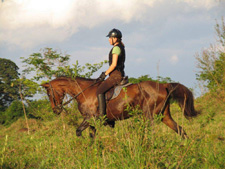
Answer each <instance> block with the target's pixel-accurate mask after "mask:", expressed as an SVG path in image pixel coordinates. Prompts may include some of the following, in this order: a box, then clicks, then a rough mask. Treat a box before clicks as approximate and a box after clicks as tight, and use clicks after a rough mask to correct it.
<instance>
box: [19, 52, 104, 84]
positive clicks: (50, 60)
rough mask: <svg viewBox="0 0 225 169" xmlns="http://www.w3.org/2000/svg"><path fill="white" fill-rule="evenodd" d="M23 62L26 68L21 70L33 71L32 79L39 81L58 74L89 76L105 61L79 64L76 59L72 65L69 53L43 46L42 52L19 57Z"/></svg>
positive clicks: (25, 71) (27, 72) (26, 72)
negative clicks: (27, 56)
mask: <svg viewBox="0 0 225 169" xmlns="http://www.w3.org/2000/svg"><path fill="white" fill-rule="evenodd" d="M21 59H23V61H22V62H23V63H26V69H24V70H23V72H24V73H25V74H29V73H32V72H34V74H35V75H34V77H33V79H34V80H37V81H39V80H40V79H46V78H47V79H48V80H50V79H52V78H54V77H59V76H69V77H72V78H74V77H76V76H82V77H88V78H90V77H91V76H92V75H93V73H94V72H96V71H98V70H99V69H100V68H101V67H102V66H103V64H104V63H107V61H104V62H101V63H97V64H93V65H92V64H89V63H87V64H86V65H85V66H80V65H79V63H78V61H76V63H75V64H72V66H70V65H68V64H69V59H70V55H67V54H65V55H63V54H62V53H58V52H57V51H56V50H53V49H52V48H45V49H43V50H42V53H33V54H32V55H30V57H29V58H27V59H25V58H23V57H22V58H21Z"/></svg>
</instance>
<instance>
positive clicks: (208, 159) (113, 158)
mask: <svg viewBox="0 0 225 169" xmlns="http://www.w3.org/2000/svg"><path fill="white" fill-rule="evenodd" d="M195 102H196V108H197V109H198V110H201V112H202V113H201V115H199V116H198V117H197V118H195V119H193V120H190V121H188V120H186V119H185V118H184V116H183V115H182V112H181V110H180V109H179V108H178V105H177V104H172V106H171V107H172V108H171V112H172V116H173V118H174V119H175V121H177V122H178V123H179V124H180V125H181V126H183V128H184V129H185V131H186V132H187V134H188V136H189V139H188V140H183V139H182V138H181V137H180V136H179V135H177V134H176V133H175V132H174V131H172V130H171V129H169V128H168V127H167V126H166V125H164V124H163V123H161V122H160V117H156V118H155V120H154V122H153V124H152V125H150V122H149V121H144V120H143V119H142V116H140V115H139V116H134V117H133V118H130V119H128V120H124V121H117V122H116V127H115V128H114V129H112V128H109V127H105V126H102V125H101V123H100V121H94V120H93V121H92V123H93V124H95V126H96V128H97V130H98V134H97V136H96V138H95V140H92V139H91V138H89V132H88V130H86V131H84V132H83V136H82V137H80V138H78V137H77V136H76V125H77V122H80V121H81V119H80V118H77V117H75V116H78V115H77V114H76V113H73V114H72V115H71V114H70V115H66V114H65V113H64V114H62V115H61V116H58V117H57V116H52V118H51V120H50V119H48V118H46V119H45V120H40V119H39V120H38V119H28V124H29V134H28V130H27V127H26V121H25V119H23V118H20V119H19V120H17V121H16V122H14V123H13V124H12V125H11V126H9V127H4V126H0V166H1V168H133V169H136V168H225V163H224V158H225V144H224V143H225V132H224V131H225V123H224V121H223V119H225V106H224V104H223V103H224V100H218V99H216V98H213V97H211V96H210V95H209V94H208V95H205V96H204V97H202V98H198V99H197V100H196V101H195ZM43 113H46V112H44V111H43ZM71 119H72V120H71Z"/></svg>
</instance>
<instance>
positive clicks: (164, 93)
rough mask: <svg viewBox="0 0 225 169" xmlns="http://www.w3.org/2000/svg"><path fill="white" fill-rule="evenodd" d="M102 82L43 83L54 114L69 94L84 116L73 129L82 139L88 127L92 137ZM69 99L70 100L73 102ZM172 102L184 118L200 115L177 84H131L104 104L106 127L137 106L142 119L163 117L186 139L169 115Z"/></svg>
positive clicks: (189, 94)
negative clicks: (156, 116)
mask: <svg viewBox="0 0 225 169" xmlns="http://www.w3.org/2000/svg"><path fill="white" fill-rule="evenodd" d="M100 83H101V82H98V81H96V79H88V78H83V77H76V78H73V79H72V78H70V77H58V78H56V79H54V80H52V81H50V82H48V83H45V84H42V86H43V87H44V88H45V89H46V91H47V95H48V97H49V100H50V102H51V107H52V109H53V112H54V113H56V114H60V113H61V112H62V110H63V109H62V107H63V105H64V104H63V99H64V97H65V95H66V94H69V95H70V96H71V97H72V99H76V101H77V103H78V109H79V111H80V113H81V115H82V116H83V121H82V123H81V124H80V125H79V126H78V128H77V129H76V135H77V136H81V135H82V131H83V130H85V129H86V128H88V127H90V129H91V130H90V136H91V137H94V136H95V133H96V129H95V127H94V126H91V125H90V124H89V122H88V120H89V119H90V118H92V117H99V116H100V114H99V112H98V101H97V96H96V90H97V88H98V86H99V85H100ZM72 99H71V100H72ZM171 99H173V100H175V101H176V102H177V103H178V104H179V106H180V108H181V110H183V114H184V116H185V117H186V118H187V119H190V118H192V117H196V116H197V115H198V113H199V112H197V111H196V110H195V108H194V98H193V94H192V92H191V91H190V90H189V89H188V88H187V87H185V86H184V85H182V84H180V83H164V84H161V83H158V82H153V81H143V82H139V83H135V84H131V85H129V86H127V87H126V90H121V92H120V94H119V95H118V96H117V97H116V98H114V99H112V100H108V101H107V107H106V112H107V114H106V117H107V120H106V124H107V125H109V126H110V127H112V128H113V127H114V125H115V121H117V120H124V119H127V118H129V117H131V116H132V115H131V114H130V113H129V111H128V110H127V109H126V107H127V105H129V106H130V107H133V108H134V107H136V106H139V108H140V109H141V111H142V112H143V115H144V117H146V118H147V119H149V120H152V119H153V116H154V115H159V114H162V119H161V121H162V122H163V123H164V124H166V125H167V126H168V127H169V128H171V129H172V130H174V131H175V132H176V133H178V134H179V135H181V136H182V138H188V136H187V134H186V132H185V131H184V129H183V128H182V127H181V126H179V125H178V124H177V123H176V122H175V121H174V120H173V118H172V116H171V113H170V100H171Z"/></svg>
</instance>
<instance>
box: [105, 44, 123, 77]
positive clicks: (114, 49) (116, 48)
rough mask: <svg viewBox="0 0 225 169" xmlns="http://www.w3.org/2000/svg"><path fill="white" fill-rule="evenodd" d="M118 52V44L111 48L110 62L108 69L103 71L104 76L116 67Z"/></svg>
mask: <svg viewBox="0 0 225 169" xmlns="http://www.w3.org/2000/svg"><path fill="white" fill-rule="evenodd" d="M120 53H121V50H120V48H119V47H118V46H115V47H114V48H113V50H112V64H111V65H110V66H109V68H108V70H107V71H106V72H105V75H106V76H107V75H108V74H110V73H111V72H112V71H113V70H114V69H115V68H116V66H117V61H118V57H119V55H120Z"/></svg>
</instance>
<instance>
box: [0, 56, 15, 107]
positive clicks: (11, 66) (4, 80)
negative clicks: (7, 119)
mask: <svg viewBox="0 0 225 169" xmlns="http://www.w3.org/2000/svg"><path fill="white" fill-rule="evenodd" d="M18 69H19V68H18V66H17V65H16V64H15V63H14V62H12V61H11V60H8V59H4V58H0V111H4V110H5V109H6V108H7V107H8V106H9V105H10V104H11V102H12V101H13V100H15V99H18V97H19V90H18V87H17V86H16V85H13V83H15V82H16V80H17V79H18V78H19V73H18Z"/></svg>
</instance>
